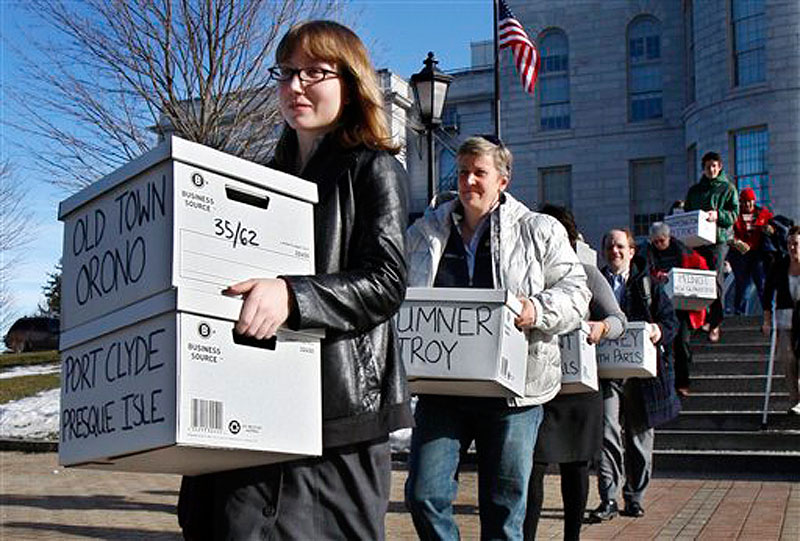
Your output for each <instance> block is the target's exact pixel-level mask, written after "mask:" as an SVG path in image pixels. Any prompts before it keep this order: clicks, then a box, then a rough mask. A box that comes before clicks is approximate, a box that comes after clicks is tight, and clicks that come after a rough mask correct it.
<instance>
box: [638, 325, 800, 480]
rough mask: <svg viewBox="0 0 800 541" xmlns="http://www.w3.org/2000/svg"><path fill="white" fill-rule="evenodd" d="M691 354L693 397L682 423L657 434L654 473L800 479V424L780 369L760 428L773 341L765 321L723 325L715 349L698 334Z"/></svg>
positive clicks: (685, 406) (776, 369)
mask: <svg viewBox="0 0 800 541" xmlns="http://www.w3.org/2000/svg"><path fill="white" fill-rule="evenodd" d="M692 350H693V352H694V362H693V365H692V366H691V368H690V369H691V395H690V396H689V397H688V398H685V399H683V411H682V412H681V414H680V416H679V417H678V418H677V419H675V420H674V421H672V422H670V423H668V424H666V425H663V426H661V427H659V428H657V429H656V439H655V451H654V468H655V470H656V472H657V473H658V472H662V473H666V472H669V474H670V475H674V474H681V473H685V474H686V475H691V476H693V477H696V476H698V475H700V476H703V475H708V476H718V475H725V476H726V477H729V476H741V477H770V478H781V479H794V480H798V479H800V417H798V416H792V415H789V414H788V413H787V411H786V410H787V409H788V408H789V406H790V405H791V404H789V397H788V392H787V387H786V382H785V380H784V377H783V368H782V367H781V366H779V365H777V364H776V365H775V367H774V368H773V378H772V391H771V393H770V401H769V409H768V417H767V423H766V425H762V415H763V407H764V391H765V384H766V379H767V375H766V373H767V366H768V362H769V339H767V338H765V337H764V336H763V335H762V334H761V331H760V318H758V317H731V318H729V319H726V320H725V322H724V323H723V326H722V339H721V340H720V342H719V343H717V344H712V343H710V342H708V340H707V339H706V334H705V333H701V332H698V333H696V335H695V337H694V338H693V340H692Z"/></svg>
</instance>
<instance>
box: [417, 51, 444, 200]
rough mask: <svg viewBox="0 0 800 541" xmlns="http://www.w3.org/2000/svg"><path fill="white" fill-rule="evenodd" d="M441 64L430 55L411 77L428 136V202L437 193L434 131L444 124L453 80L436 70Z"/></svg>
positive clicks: (430, 53)
mask: <svg viewBox="0 0 800 541" xmlns="http://www.w3.org/2000/svg"><path fill="white" fill-rule="evenodd" d="M438 63H439V62H438V61H437V60H435V59H434V58H433V53H432V52H429V53H428V58H426V59H425V61H424V62H423V64H425V67H424V68H422V70H421V71H420V72H419V73H415V74H414V75H412V76H411V88H413V89H414V99H415V100H416V102H417V105H418V106H419V113H420V119H421V120H422V124H423V126H425V131H426V132H427V135H428V201H430V200H431V199H433V196H434V194H435V193H436V188H435V186H434V180H433V179H434V167H433V166H434V157H433V130H434V129H435V128H436V126H438V125H439V124H441V123H442V109H443V108H444V100H445V98H446V97H447V89H448V87H449V86H450V83H451V82H452V80H453V78H452V77H451V76H450V75H447V74H445V73H442V72H441V71H439V70H438V69H437V68H436V64H438Z"/></svg>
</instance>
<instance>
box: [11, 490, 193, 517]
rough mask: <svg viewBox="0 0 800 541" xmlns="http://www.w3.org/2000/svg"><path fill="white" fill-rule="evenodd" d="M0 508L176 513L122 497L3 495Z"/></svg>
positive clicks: (168, 507)
mask: <svg viewBox="0 0 800 541" xmlns="http://www.w3.org/2000/svg"><path fill="white" fill-rule="evenodd" d="M0 506H2V507H10V506H18V507H38V508H39V509H52V510H65V509H106V510H109V511H150V512H154V513H168V514H170V515H175V514H176V513H177V511H176V507H175V504H163V503H147V502H142V501H131V500H128V499H127V498H124V497H122V496H112V495H92V496H27V495H21V494H5V495H3V496H2V498H0Z"/></svg>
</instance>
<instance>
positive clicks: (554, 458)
mask: <svg viewBox="0 0 800 541" xmlns="http://www.w3.org/2000/svg"><path fill="white" fill-rule="evenodd" d="M602 445H603V396H602V393H600V392H599V391H598V392H593V393H577V394H565V395H561V394H560V395H557V396H556V397H555V398H554V399H553V400H551V401H550V402H548V403H546V404H545V405H544V419H543V420H542V424H541V426H540V427H539V435H538V437H537V439H536V451H535V452H534V455H533V459H534V460H535V461H536V462H544V463H548V464H552V463H560V462H578V461H588V460H593V459H594V458H595V457H596V456H598V454H599V452H600V449H601V447H602Z"/></svg>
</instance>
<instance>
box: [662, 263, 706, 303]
mask: <svg viewBox="0 0 800 541" xmlns="http://www.w3.org/2000/svg"><path fill="white" fill-rule="evenodd" d="M665 291H666V293H667V296H669V298H670V299H672V304H673V306H674V307H675V308H676V309H678V310H700V309H703V308H705V307H706V306H708V305H709V304H711V303H712V302H713V301H714V299H716V298H717V275H716V273H715V272H714V271H708V270H700V269H681V268H675V267H673V268H672V269H670V271H669V273H668V274H667V284H666V286H665Z"/></svg>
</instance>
